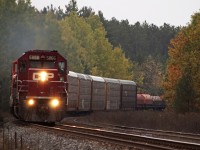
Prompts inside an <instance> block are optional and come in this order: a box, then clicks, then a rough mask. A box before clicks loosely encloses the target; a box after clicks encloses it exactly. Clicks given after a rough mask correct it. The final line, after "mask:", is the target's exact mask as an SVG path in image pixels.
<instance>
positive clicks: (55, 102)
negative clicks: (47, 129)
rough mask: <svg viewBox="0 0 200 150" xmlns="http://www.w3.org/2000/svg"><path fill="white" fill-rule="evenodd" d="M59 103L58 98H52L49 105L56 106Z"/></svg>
mask: <svg viewBox="0 0 200 150" xmlns="http://www.w3.org/2000/svg"><path fill="white" fill-rule="evenodd" d="M58 105H59V100H58V99H53V100H52V101H51V106H52V107H57V106H58Z"/></svg>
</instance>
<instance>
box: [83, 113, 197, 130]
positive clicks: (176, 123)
mask: <svg viewBox="0 0 200 150" xmlns="http://www.w3.org/2000/svg"><path fill="white" fill-rule="evenodd" d="M82 119H84V120H87V121H90V122H101V123H110V124H118V125H124V126H132V127H138V128H148V129H160V130H170V131H177V132H190V133H200V114H199V113H188V114H177V113H174V112H160V111H115V112H93V113H91V114H90V115H86V116H85V117H83V118H82Z"/></svg>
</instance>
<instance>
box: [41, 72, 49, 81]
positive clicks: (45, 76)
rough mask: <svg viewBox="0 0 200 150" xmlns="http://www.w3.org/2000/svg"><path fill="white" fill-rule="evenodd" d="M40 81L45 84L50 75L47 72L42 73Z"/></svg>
mask: <svg viewBox="0 0 200 150" xmlns="http://www.w3.org/2000/svg"><path fill="white" fill-rule="evenodd" d="M40 80H41V81H42V82H45V81H47V80H48V74H47V73H46V72H45V71H42V72H41V73H40Z"/></svg>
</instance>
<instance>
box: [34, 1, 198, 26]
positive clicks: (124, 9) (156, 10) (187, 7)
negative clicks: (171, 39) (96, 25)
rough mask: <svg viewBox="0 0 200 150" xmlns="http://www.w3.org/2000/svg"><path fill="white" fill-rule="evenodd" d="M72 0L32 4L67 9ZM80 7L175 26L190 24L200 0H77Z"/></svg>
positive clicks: (113, 15) (120, 18)
mask: <svg viewBox="0 0 200 150" xmlns="http://www.w3.org/2000/svg"><path fill="white" fill-rule="evenodd" d="M69 1H70V0H31V2H32V6H35V7H36V8H37V9H39V10H41V9H42V8H44V7H45V6H50V5H51V4H53V6H54V7H56V8H57V7H58V6H60V7H61V8H62V9H64V10H65V5H68V3H69ZM76 1H77V5H78V8H79V9H81V8H82V7H83V6H87V7H91V8H92V9H93V10H94V11H95V12H96V13H98V11H102V12H103V15H104V17H105V18H106V19H107V20H110V19H111V18H112V17H115V18H116V19H117V20H119V21H121V20H126V19H127V20H128V21H129V23H130V24H135V23H136V22H137V21H139V22H140V23H143V22H144V21H146V22H147V23H148V24H155V25H157V26H162V25H163V24H164V23H168V24H170V25H174V26H186V25H187V24H188V23H189V22H190V20H191V15H193V14H194V13H196V12H200V0H76Z"/></svg>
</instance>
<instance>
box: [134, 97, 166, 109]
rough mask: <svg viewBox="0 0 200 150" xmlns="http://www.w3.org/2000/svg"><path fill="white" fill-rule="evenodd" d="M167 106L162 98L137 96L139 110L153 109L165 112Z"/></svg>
mask: <svg viewBox="0 0 200 150" xmlns="http://www.w3.org/2000/svg"><path fill="white" fill-rule="evenodd" d="M165 107H166V104H165V102H164V101H163V100H162V99H161V98H160V96H151V95H149V94H137V110H144V109H153V110H163V109H165Z"/></svg>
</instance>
